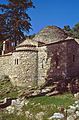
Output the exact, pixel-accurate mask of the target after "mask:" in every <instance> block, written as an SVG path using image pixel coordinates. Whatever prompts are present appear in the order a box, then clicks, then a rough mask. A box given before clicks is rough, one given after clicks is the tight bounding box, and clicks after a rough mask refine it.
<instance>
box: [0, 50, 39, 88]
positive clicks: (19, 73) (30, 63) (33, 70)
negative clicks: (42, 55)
mask: <svg viewBox="0 0 79 120" xmlns="http://www.w3.org/2000/svg"><path fill="white" fill-rule="evenodd" d="M37 61H38V54H37V51H32V50H24V51H15V52H13V53H12V54H10V55H4V56H1V57H0V77H1V76H3V75H7V76H9V77H10V79H11V82H12V83H13V85H14V86H26V87H31V86H35V85H37V79H38V70H37V69H38V62H37Z"/></svg>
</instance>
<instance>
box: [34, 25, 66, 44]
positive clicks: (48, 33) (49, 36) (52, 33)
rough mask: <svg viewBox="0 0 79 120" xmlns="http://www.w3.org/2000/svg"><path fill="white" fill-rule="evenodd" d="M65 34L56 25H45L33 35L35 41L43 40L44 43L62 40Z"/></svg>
mask: <svg viewBox="0 0 79 120" xmlns="http://www.w3.org/2000/svg"><path fill="white" fill-rule="evenodd" d="M67 36H68V35H67V34H66V33H65V32H64V30H62V29H61V28H59V27H57V26H47V27H45V28H44V29H42V30H41V31H40V32H39V33H38V34H37V35H35V37H34V38H33V39H34V40H35V41H39V42H44V43H46V44H50V43H55V42H58V41H62V40H64V39H66V38H67Z"/></svg>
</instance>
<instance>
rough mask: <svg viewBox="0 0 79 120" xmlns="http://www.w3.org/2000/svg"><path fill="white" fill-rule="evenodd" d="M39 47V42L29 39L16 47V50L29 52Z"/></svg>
mask: <svg viewBox="0 0 79 120" xmlns="http://www.w3.org/2000/svg"><path fill="white" fill-rule="evenodd" d="M37 46H38V42H37V41H34V40H32V39H29V38H27V39H26V40H24V41H23V42H22V43H20V44H19V45H18V46H17V47H16V50H29V49H30V50H34V49H36V47H37Z"/></svg>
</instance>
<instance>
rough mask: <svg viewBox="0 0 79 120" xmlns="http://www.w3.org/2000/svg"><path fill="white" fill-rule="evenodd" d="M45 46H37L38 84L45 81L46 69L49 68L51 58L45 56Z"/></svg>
mask: <svg viewBox="0 0 79 120" xmlns="http://www.w3.org/2000/svg"><path fill="white" fill-rule="evenodd" d="M47 57H48V54H47V46H42V47H39V48H38V85H39V86H40V85H42V84H44V83H45V79H46V78H47V71H48V70H49V69H50V62H51V58H47Z"/></svg>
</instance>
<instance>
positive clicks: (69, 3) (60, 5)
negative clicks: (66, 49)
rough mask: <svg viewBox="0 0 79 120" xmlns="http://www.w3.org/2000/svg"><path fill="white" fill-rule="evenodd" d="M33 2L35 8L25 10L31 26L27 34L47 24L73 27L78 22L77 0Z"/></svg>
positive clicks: (37, 0) (39, 0)
mask: <svg viewBox="0 0 79 120" xmlns="http://www.w3.org/2000/svg"><path fill="white" fill-rule="evenodd" d="M0 2H3V0H0ZM4 3H5V0H4ZM33 3H34V5H35V7H36V8H35V9H29V10H28V11H27V12H28V14H29V16H30V17H31V19H32V20H31V24H32V28H33V30H31V31H30V33H29V34H33V33H37V32H39V31H40V30H41V29H42V28H44V27H45V26H48V25H56V26H59V27H61V28H63V26H64V25H70V26H71V27H73V26H74V25H75V24H76V23H78V22H79V0H33Z"/></svg>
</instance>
